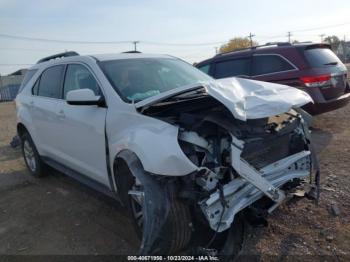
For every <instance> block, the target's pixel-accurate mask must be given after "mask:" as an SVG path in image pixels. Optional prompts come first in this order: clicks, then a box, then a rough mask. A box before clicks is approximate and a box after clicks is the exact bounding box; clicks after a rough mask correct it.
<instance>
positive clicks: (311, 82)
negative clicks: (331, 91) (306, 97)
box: [300, 75, 332, 87]
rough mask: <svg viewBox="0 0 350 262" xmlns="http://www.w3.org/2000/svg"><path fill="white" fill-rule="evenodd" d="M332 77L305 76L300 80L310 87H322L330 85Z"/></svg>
mask: <svg viewBox="0 0 350 262" xmlns="http://www.w3.org/2000/svg"><path fill="white" fill-rule="evenodd" d="M331 78H332V77H331V75H318V76H304V77H301V78H300V80H301V81H302V82H303V83H304V84H305V85H306V86H309V87H320V86H325V85H329V84H330V81H331Z"/></svg>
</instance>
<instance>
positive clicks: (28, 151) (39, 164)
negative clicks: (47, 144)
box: [21, 132, 47, 177]
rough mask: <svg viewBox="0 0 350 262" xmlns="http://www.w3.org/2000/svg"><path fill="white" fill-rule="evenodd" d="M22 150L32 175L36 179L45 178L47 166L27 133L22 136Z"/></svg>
mask: <svg viewBox="0 0 350 262" xmlns="http://www.w3.org/2000/svg"><path fill="white" fill-rule="evenodd" d="M21 149H22V154H23V158H24V162H25V163H26V166H27V168H28V170H29V172H30V174H31V175H33V176H35V177H43V176H44V175H45V171H46V169H47V168H46V167H47V166H46V164H45V163H44V162H43V161H42V159H41V157H40V155H39V153H38V150H37V149H36V147H35V145H34V142H33V140H32V138H31V137H30V135H29V133H27V132H26V133H24V134H23V135H22V136H21Z"/></svg>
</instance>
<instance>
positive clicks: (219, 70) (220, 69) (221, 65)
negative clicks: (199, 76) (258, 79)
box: [215, 58, 250, 78]
mask: <svg viewBox="0 0 350 262" xmlns="http://www.w3.org/2000/svg"><path fill="white" fill-rule="evenodd" d="M239 75H246V76H250V58H241V59H234V60H227V61H223V62H218V63H216V66H215V78H224V77H232V76H239Z"/></svg>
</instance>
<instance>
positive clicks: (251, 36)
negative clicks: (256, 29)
mask: <svg viewBox="0 0 350 262" xmlns="http://www.w3.org/2000/svg"><path fill="white" fill-rule="evenodd" d="M254 36H255V35H253V34H252V33H249V36H248V37H249V39H250V47H253V37H254Z"/></svg>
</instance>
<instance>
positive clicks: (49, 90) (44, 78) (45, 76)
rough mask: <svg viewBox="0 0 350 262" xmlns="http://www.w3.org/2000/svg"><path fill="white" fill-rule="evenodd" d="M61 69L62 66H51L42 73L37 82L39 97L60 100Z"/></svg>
mask: <svg viewBox="0 0 350 262" xmlns="http://www.w3.org/2000/svg"><path fill="white" fill-rule="evenodd" d="M63 69H64V66H63V65H59V66H53V67H50V68H48V69H46V70H45V71H44V72H43V73H42V75H41V77H40V81H39V91H38V95H39V96H44V97H52V98H61V84H62V76H63ZM34 89H35V88H34ZM33 91H34V90H33Z"/></svg>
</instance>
